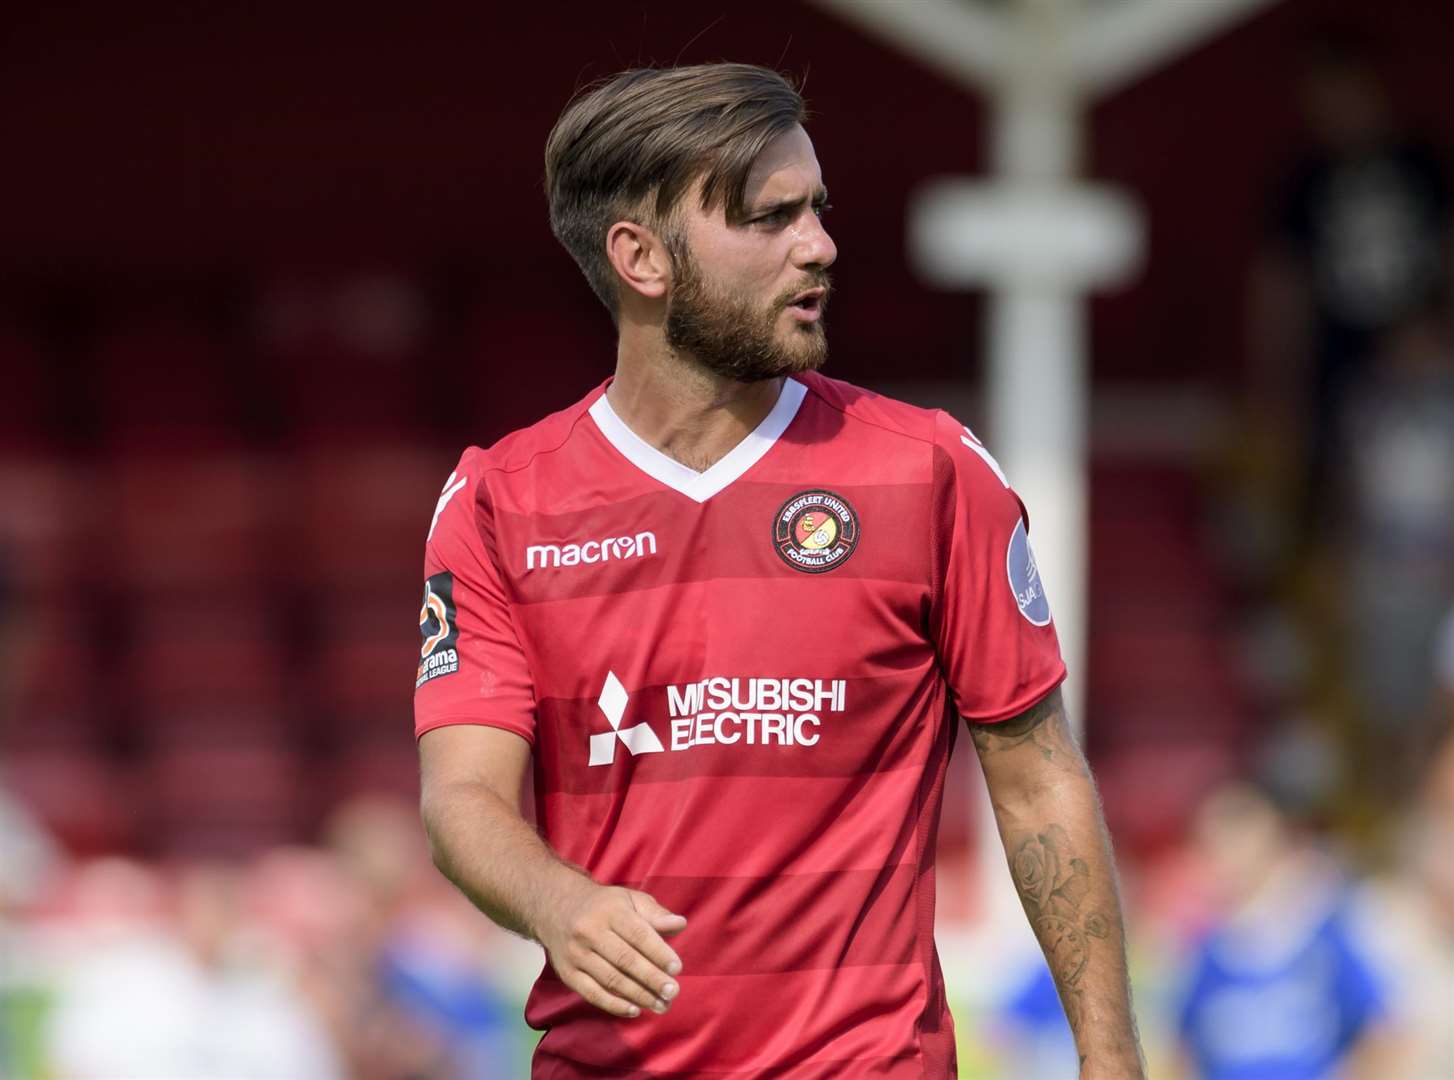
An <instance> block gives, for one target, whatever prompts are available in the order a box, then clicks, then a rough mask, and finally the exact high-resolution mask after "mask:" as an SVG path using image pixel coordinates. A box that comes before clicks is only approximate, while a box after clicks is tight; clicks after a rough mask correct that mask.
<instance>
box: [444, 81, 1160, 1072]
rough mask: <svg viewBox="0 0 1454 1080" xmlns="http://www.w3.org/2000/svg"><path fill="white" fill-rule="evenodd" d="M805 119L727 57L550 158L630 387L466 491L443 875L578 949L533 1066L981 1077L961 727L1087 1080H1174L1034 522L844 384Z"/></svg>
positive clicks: (556, 135)
mask: <svg viewBox="0 0 1454 1080" xmlns="http://www.w3.org/2000/svg"><path fill="white" fill-rule="evenodd" d="M803 116H804V107H803V102H802V100H801V98H800V97H799V96H798V94H797V93H796V91H795V90H794V89H793V88H792V87H790V86H789V85H788V84H787V83H786V82H784V81H783V79H782V78H781V77H779V76H778V75H776V74H774V73H773V72H770V71H766V70H763V69H760V68H755V67H749V66H745V65H738V64H720V65H710V66H703V67H689V68H677V69H668V70H660V71H629V72H626V73H624V74H622V75H619V76H617V77H615V78H613V79H611V80H609V81H607V82H605V83H604V84H602V85H600V86H598V87H596V88H594V89H591V90H589V91H588V92H586V93H583V94H581V95H579V96H578V97H577V98H576V99H575V100H574V101H573V102H572V103H571V104H570V105H569V106H568V107H567V108H566V110H565V112H564V113H563V114H562V116H561V117H560V120H559V121H558V122H557V124H556V126H555V130H554V131H553V132H552V133H551V135H550V139H549V141H548V142H547V145H546V190H547V193H548V195H549V199H550V212H551V224H552V227H553V229H554V231H555V234H556V236H557V237H559V238H560V240H561V241H562V243H563V244H564V245H565V246H566V248H567V249H568V250H569V251H570V253H571V254H572V256H574V257H575V259H576V261H577V262H578V263H579V264H580V266H581V269H582V270H583V271H584V273H585V275H586V278H587V280H588V281H589V282H590V284H591V286H592V288H593V289H594V290H595V292H596V293H597V295H598V296H599V297H600V298H601V300H602V301H603V302H604V303H605V304H606V307H607V308H608V310H610V312H611V314H612V317H613V318H614V320H615V322H616V326H617V329H618V332H619V340H618V344H617V359H616V374H615V377H614V378H613V379H610V380H608V381H607V382H606V383H605V384H604V385H603V386H602V387H599V388H597V389H596V390H594V391H592V392H591V393H590V394H589V395H587V396H586V398H585V399H584V400H582V401H580V402H578V403H577V404H575V405H573V406H571V407H570V408H568V409H565V410H564V411H562V412H559V413H556V414H554V415H553V416H550V417H547V418H546V419H545V420H543V421H541V422H540V423H538V424H536V425H534V426H533V427H530V428H527V429H525V430H522V431H519V432H516V433H515V434H513V435H511V436H509V437H507V438H505V439H504V440H502V441H501V442H500V443H498V444H497V445H496V446H494V447H493V448H491V449H490V450H488V451H482V450H479V449H474V448H472V449H470V450H467V451H466V452H465V454H464V457H463V458H461V460H460V463H459V466H458V467H457V468H456V470H455V471H454V473H453V474H452V475H451V477H450V480H449V482H448V483H447V484H446V485H445V488H444V491H443V493H442V494H441V495H440V499H439V503H438V505H437V507H436V510H435V517H434V522H433V523H432V525H431V528H430V539H429V541H428V545H427V549H426V555H425V574H426V576H427V581H426V585H425V594H424V600H425V602H424V608H423V610H422V611H421V613H420V625H421V629H422V631H423V633H424V639H425V643H424V648H423V657H422V660H421V663H420V666H419V677H418V687H417V695H416V703H417V704H416V731H417V733H418V735H419V747H420V756H421V761H422V770H423V788H424V791H423V815H424V820H425V824H426V827H427V829H428V832H429V836H430V840H431V843H432V845H433V850H434V856H435V861H436V863H437V864H438V865H439V867H440V869H441V870H442V871H443V872H444V873H445V874H446V875H447V876H449V877H450V879H451V880H453V881H454V882H455V883H456V884H457V885H458V886H459V887H460V888H461V889H462V890H463V891H464V892H465V894H466V895H468V896H469V897H470V899H471V900H472V901H474V903H475V904H476V905H477V906H478V907H479V908H480V909H481V910H482V911H484V912H485V913H486V914H487V915H489V916H490V917H491V918H492V919H494V920H495V921H497V922H499V923H500V924H501V925H503V926H506V927H509V928H511V929H514V930H516V931H518V932H519V933H521V934H525V935H527V936H529V937H531V938H533V939H534V940H536V941H538V942H540V944H541V945H542V946H543V947H544V948H545V951H546V955H547V957H548V960H549V963H548V965H547V966H546V968H545V970H544V971H543V972H542V973H541V976H540V979H539V981H538V982H537V983H536V985H535V989H534V991H533V993H532V994H531V997H530V1000H529V1002H528V1003H527V1006H526V1019H527V1020H528V1022H529V1023H530V1024H531V1025H532V1026H534V1027H537V1028H541V1029H543V1030H544V1031H545V1035H544V1037H543V1038H542V1039H541V1041H540V1044H539V1047H538V1048H537V1050H536V1054H535V1062H534V1075H535V1076H536V1077H537V1078H549V1077H585V1076H592V1077H597V1076H641V1077H646V1076H681V1077H684V1076H704V1075H711V1076H718V1077H765V1076H774V1077H778V1076H790V1077H795V1078H808V1077H834V1078H838V1077H857V1076H870V1075H871V1076H885V1077H935V1078H942V1077H950V1076H953V1075H955V1059H954V1033H953V1027H952V1024H951V1021H950V1016H949V1010H948V1008H947V1006H946V1004H945V999H944V988H943V980H942V978H941V975H940V970H939V964H938V959H937V957H936V955H935V951H934V944H933V924H934V864H933V857H934V837H935V832H936V828H937V824H938V816H939V807H940V796H941V793H942V786H943V780H944V771H945V765H946V763H947V761H948V757H949V753H950V749H951V748H952V746H953V744H954V741H955V735H956V731H957V728H958V725H959V720H958V717H959V716H960V715H963V716H964V717H965V718H966V719H967V720H968V721H969V722H970V725H971V733H972V736H973V739H974V742H975V745H976V747H977V748H978V750H979V752H980V755H981V758H982V760H983V762H984V767H985V773H986V776H987V777H988V779H989V783H990V789H991V791H992V793H993V795H994V802H995V807H996V815H997V818H998V821H999V827H1000V831H1001V835H1002V837H1003V839H1004V842H1005V845H1006V849H1007V851H1008V852H1009V854H1010V859H1011V865H1012V869H1013V872H1014V876H1015V880H1016V883H1017V885H1018V887H1019V889H1020V894H1021V896H1022V898H1023V900H1024V904H1025V908H1026V911H1027V913H1028V914H1029V916H1030V919H1031V921H1032V923H1033V924H1034V926H1035V930H1036V932H1037V934H1038V935H1039V936H1040V940H1041V941H1042V943H1043V944H1044V947H1045V950H1046V954H1047V956H1048V958H1049V960H1050V963H1051V966H1052V968H1053V970H1054V971H1055V973H1056V976H1057V979H1058V981H1059V986H1060V990H1061V994H1062V997H1063V1000H1064V1002H1065V1005H1066V1009H1067V1012H1068V1013H1069V1015H1070V1018H1071V1022H1072V1024H1073V1026H1074V1028H1075V1031H1076V1038H1077V1042H1078V1044H1079V1047H1080V1052H1081V1054H1082V1061H1083V1069H1082V1075H1083V1076H1095V1077H1131V1076H1140V1075H1141V1073H1142V1069H1141V1065H1140V1053H1139V1047H1138V1045H1137V1038H1136V1033H1135V1029H1134V1023H1133V1020H1132V1016H1131V1011H1130V1002H1129V993H1128V989H1127V981H1126V970H1125V958H1124V948H1123V944H1122V927H1121V916H1120V906H1119V902H1118V899H1117V895H1116V886H1115V878H1114V870H1113V866H1112V860H1111V852H1110V847H1109V844H1108V842H1107V838H1106V834H1105V830H1104V827H1103V824H1102V821H1101V817H1100V812H1099V807H1098V804H1097V799H1096V794H1095V789H1094V786H1093V784H1092V782H1091V779H1090V776H1089V773H1088V771H1087V769H1086V766H1085V762H1084V760H1083V759H1082V757H1081V755H1080V753H1079V751H1078V750H1077V748H1076V745H1075V743H1074V741H1073V739H1072V738H1071V735H1070V732H1069V728H1068V726H1067V723H1066V719H1065V713H1064V709H1063V707H1062V705H1061V698H1060V694H1059V692H1058V690H1057V689H1056V688H1057V686H1058V685H1059V683H1060V681H1061V679H1062V678H1063V676H1064V671H1065V668H1064V665H1063V664H1062V663H1061V660H1060V656H1059V650H1058V646H1057V644H1056V638H1055V631H1054V629H1053V627H1052V625H1051V619H1050V610H1049V606H1048V604H1047V602H1046V600H1045V597H1044V595H1043V593H1042V592H1041V590H1040V582H1039V578H1038V575H1037V574H1036V572H1035V569H1034V561H1033V558H1032V556H1031V554H1030V550H1029V547H1028V544H1027V541H1026V535H1025V518H1024V514H1023V510H1022V508H1021V506H1020V504H1019V501H1018V499H1017V498H1016V497H1015V496H1014V494H1013V492H1011V491H1010V489H1009V487H1008V485H1007V484H1006V483H1005V480H1004V476H1003V474H1002V473H1001V472H1000V470H999V466H998V465H996V464H995V462H994V459H993V458H992V457H990V455H989V453H988V452H987V451H986V450H985V449H984V448H983V447H982V446H981V445H980V443H979V442H978V440H976V439H975V438H974V437H973V435H972V434H971V433H970V432H969V431H968V429H967V428H964V427H962V426H961V425H959V424H957V423H955V422H954V421H953V420H951V419H950V418H949V417H947V416H945V415H944V414H943V413H934V412H928V411H924V410H920V409H915V408H911V407H909V406H907V405H902V404H900V403H898V402H895V401H890V400H887V399H884V398H880V397H876V396H874V395H872V394H869V393H867V392H865V391H862V390H859V389H857V388H855V387H852V386H849V385H847V384H845V383H841V382H836V381H834V380H830V379H826V378H823V377H821V376H819V375H818V374H816V370H817V368H818V367H819V366H820V365H821V364H822V363H823V361H824V359H825V356H826V339H825V337H824V330H823V313H824V310H825V308H826V306H827V303H828V296H829V288H830V285H829V279H828V273H827V271H828V267H829V266H830V265H831V264H832V263H833V261H834V259H835V258H836V256H837V251H836V249H835V247H834V245H833V241H832V240H831V239H830V238H829V236H828V234H827V232H826V231H824V228H823V224H822V221H821V220H820V218H821V215H822V213H823V211H824V210H825V209H826V205H827V192H826V190H825V189H824V186H823V182H822V177H821V173H820V170H819V166H818V161H817V158H816V156H815V155H814V151H813V145H812V143H811V142H810V141H809V139H808V136H807V134H806V133H805V131H804V130H803V127H802V124H801V122H802V119H803ZM523 359H526V360H527V361H528V359H529V358H523ZM527 772H529V773H531V774H532V775H533V780H534V795H535V806H536V811H537V816H538V821H539V830H540V831H539V832H538V833H537V831H536V830H535V829H533V828H531V827H530V825H528V824H527V823H526V822H525V821H524V820H522V818H521V815H520V813H519V811H518V805H519V796H520V792H521V786H522V783H523V781H524V778H525V776H526V775H527Z"/></svg>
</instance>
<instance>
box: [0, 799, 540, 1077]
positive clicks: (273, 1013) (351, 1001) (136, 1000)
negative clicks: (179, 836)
mask: <svg viewBox="0 0 1454 1080" xmlns="http://www.w3.org/2000/svg"><path fill="white" fill-rule="evenodd" d="M0 825H3V832H0V856H3V858H0V960H3V962H0V1075H4V1076H7V1077H16V1078H21V1077H76V1078H81V1077H86V1078H92V1080H119V1078H123V1077H131V1078H137V1080H145V1078H154V1080H161V1078H177V1080H203V1078H223V1077H234V1078H259V1080H261V1078H278V1080H282V1078H288V1080H294V1078H296V1080H328V1078H331V1077H339V1078H343V1077H358V1078H362V1080H404V1078H417V1080H425V1078H431V1080H435V1078H437V1080H448V1078H459V1077H495V1076H499V1077H510V1076H519V1075H524V1073H525V1072H527V1071H528V1065H527V1064H526V1062H528V1054H529V1044H528V1042H526V1041H525V1040H524V1039H522V1038H521V1034H520V1029H521V1027H522V1025H521V1023H520V1020H519V1010H520V1003H521V1002H522V1001H523V997H524V986H525V985H526V984H528V981H529V979H530V978H531V977H532V975H533V974H534V973H535V965H536V964H537V963H538V960H537V957H536V956H535V955H533V954H532V950H531V949H530V947H529V946H528V945H526V943H524V942H522V941H520V940H518V939H514V938H511V937H509V936H508V935H506V934H504V933H503V932H501V931H497V930H495V928H494V927H493V925H492V924H490V923H489V922H488V920H486V919H484V918H483V917H481V916H479V915H478V913H477V912H475V911H474V909H473V908H472V907H470V905H469V904H468V903H466V902H465V901H464V899H463V898H462V897H461V896H459V895H458V894H456V893H455V892H454V891H453V890H452V888H451V887H450V886H448V885H447V883H445V882H444V880H443V879H442V878H441V877H440V876H439V875H438V874H437V873H435V872H434V870H433V867H432V866H431V865H430V864H429V861H428V858H427V855H426V853H425V851H424V846H423V841H422V835H421V832H420V829H419V826H418V818H417V815H416V813H415V811H414V808H413V807H412V806H411V805H410V804H409V803H406V802H401V801H398V800H395V799H391V798H386V797H363V798H360V799H357V800H354V801H351V802H349V803H347V804H345V805H343V806H341V807H339V808H338V809H337V811H336V812H335V813H333V814H332V815H330V817H329V818H328V820H327V822H326V823H325V826H324V830H323V841H322V843H320V844H318V845H316V846H303V845H297V846H294V845H288V846H279V847H272V848H266V849H262V850H260V851H257V852H255V853H254V854H252V855H251V856H249V857H247V858H245V859H220V858H219V859H203V858H188V859H178V860H165V861H155V860H140V859H136V858H131V857H126V856H121V855H111V856H101V857H95V858H91V859H82V860H72V859H70V858H68V857H66V856H65V854H64V853H63V852H62V851H61V850H59V849H58V848H57V847H56V846H55V845H54V843H53V842H52V841H51V840H50V839H49V838H48V837H47V836H46V835H45V833H44V832H43V831H42V830H40V829H39V828H38V827H37V825H36V824H35V823H34V821H33V820H30V819H28V817H27V815H26V814H25V812H24V811H23V810H22V809H21V808H20V807H18V806H16V805H13V804H0ZM522 950H523V951H522Z"/></svg>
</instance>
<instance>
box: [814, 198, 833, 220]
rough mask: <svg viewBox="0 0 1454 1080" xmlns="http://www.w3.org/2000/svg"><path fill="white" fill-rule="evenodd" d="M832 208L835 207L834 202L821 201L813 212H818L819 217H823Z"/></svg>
mask: <svg viewBox="0 0 1454 1080" xmlns="http://www.w3.org/2000/svg"><path fill="white" fill-rule="evenodd" d="M832 209H833V204H832V203H828V202H825V203H819V204H818V205H817V206H815V207H813V213H814V214H816V215H817V216H818V217H822V216H823V215H824V214H826V213H827V212H828V211H829V210H832Z"/></svg>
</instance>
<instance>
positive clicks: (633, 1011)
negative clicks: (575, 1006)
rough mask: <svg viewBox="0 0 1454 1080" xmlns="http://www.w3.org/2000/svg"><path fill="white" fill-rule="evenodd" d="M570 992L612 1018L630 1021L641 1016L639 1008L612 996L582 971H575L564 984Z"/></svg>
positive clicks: (619, 997) (615, 995)
mask: <svg viewBox="0 0 1454 1080" xmlns="http://www.w3.org/2000/svg"><path fill="white" fill-rule="evenodd" d="M566 985H567V986H569V987H570V988H571V989H572V990H574V991H575V992H576V993H577V994H580V995H581V997H583V998H585V999H586V1001H588V1002H589V1003H590V1004H592V1005H594V1006H595V1007H596V1008H598V1009H600V1010H602V1011H603V1012H608V1013H610V1014H611V1015H612V1016H619V1017H621V1018H622V1019H623V1020H630V1019H632V1018H634V1017H637V1016H640V1015H641V1008H640V1007H639V1006H637V1005H636V1004H634V1003H633V1002H630V1001H628V1000H626V999H625V998H623V997H621V996H619V995H617V994H613V993H611V992H610V991H608V990H607V989H606V988H605V987H603V986H602V985H601V984H600V983H599V982H597V981H596V980H595V979H594V978H592V977H591V975H590V974H589V973H588V972H586V971H584V970H577V971H576V972H575V974H574V975H572V976H571V978H570V979H569V980H568V981H567V983H566Z"/></svg>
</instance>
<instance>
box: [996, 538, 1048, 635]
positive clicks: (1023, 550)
mask: <svg viewBox="0 0 1454 1080" xmlns="http://www.w3.org/2000/svg"><path fill="white" fill-rule="evenodd" d="M1005 575H1006V576H1007V577H1008V578H1009V579H1010V592H1012V593H1014V594H1015V605H1016V606H1017V607H1018V608H1019V609H1020V614H1021V615H1023V616H1025V620H1026V621H1027V622H1028V623H1030V624H1031V625H1032V626H1049V625H1050V600H1049V599H1048V598H1047V597H1046V595H1045V586H1044V585H1042V584H1041V583H1040V568H1039V567H1038V566H1036V565H1035V553H1034V552H1033V551H1031V550H1030V537H1029V534H1028V533H1026V531H1025V522H1024V520H1023V519H1022V520H1020V521H1017V522H1015V531H1014V532H1012V533H1010V544H1009V547H1008V548H1007V549H1006V551H1005Z"/></svg>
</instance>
